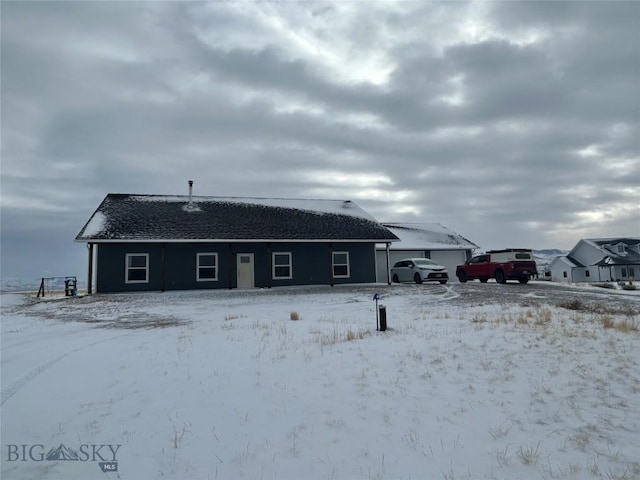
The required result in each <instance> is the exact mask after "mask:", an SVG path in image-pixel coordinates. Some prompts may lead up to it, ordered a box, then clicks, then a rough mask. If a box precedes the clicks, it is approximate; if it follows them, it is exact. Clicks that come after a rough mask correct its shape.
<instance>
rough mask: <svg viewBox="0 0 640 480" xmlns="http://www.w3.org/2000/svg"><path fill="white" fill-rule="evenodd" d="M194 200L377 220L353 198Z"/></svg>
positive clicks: (159, 198) (170, 198)
mask: <svg viewBox="0 0 640 480" xmlns="http://www.w3.org/2000/svg"><path fill="white" fill-rule="evenodd" d="M130 198H132V199H134V200H138V201H140V202H178V203H186V202H188V200H189V197H188V196H186V195H131V196H130ZM192 202H193V203H194V204H196V205H197V204H198V202H222V203H242V204H247V205H259V206H262V207H276V208H292V209H296V210H306V211H309V212H316V213H333V214H336V215H349V216H351V217H358V218H365V219H367V220H373V221H377V220H376V219H375V218H374V217H373V216H372V215H370V214H369V213H367V212H365V211H364V210H363V209H362V208H361V207H360V206H359V205H356V204H355V203H353V202H352V201H351V200H324V199H304V198H262V197H211V196H193V197H192Z"/></svg>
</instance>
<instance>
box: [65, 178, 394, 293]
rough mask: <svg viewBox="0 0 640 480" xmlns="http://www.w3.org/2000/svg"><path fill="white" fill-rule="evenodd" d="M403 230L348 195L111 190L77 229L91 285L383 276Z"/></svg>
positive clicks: (146, 286) (132, 287) (105, 288)
mask: <svg viewBox="0 0 640 480" xmlns="http://www.w3.org/2000/svg"><path fill="white" fill-rule="evenodd" d="M397 240H398V238H397V237H396V236H395V235H394V234H393V233H391V232H390V231H389V230H388V229H387V228H385V227H384V226H382V225H381V224H380V223H378V222H377V221H376V220H375V219H374V218H373V217H371V216H370V215H369V214H368V213H367V212H365V211H364V210H363V209H362V208H360V207H359V206H358V205H356V204H355V203H353V202H351V201H348V200H347V201H342V200H310V199H309V200H305V199H298V200H293V199H277V198H245V197H204V196H192V194H191V188H190V190H189V196H186V195H183V196H163V195H132V194H113V193H111V194H108V195H107V196H106V197H105V198H104V200H103V201H102V203H101V204H100V205H99V206H98V208H97V209H96V211H95V212H94V213H93V215H92V216H91V218H90V219H89V220H88V221H87V223H86V224H85V225H84V227H83V228H82V230H81V231H80V233H79V234H78V235H77V237H76V241H77V242H82V243H86V244H87V246H88V252H89V260H88V263H89V275H88V277H89V278H88V282H87V283H88V291H89V292H90V293H91V292H92V290H93V282H94V279H95V291H96V292H130V291H145V290H146V291H149V290H160V291H164V290H186V289H214V288H254V287H260V288H265V287H266V288H269V287H275V286H288V285H335V284H341V283H374V282H376V244H380V243H383V244H386V245H390V244H391V243H392V242H394V241H397Z"/></svg>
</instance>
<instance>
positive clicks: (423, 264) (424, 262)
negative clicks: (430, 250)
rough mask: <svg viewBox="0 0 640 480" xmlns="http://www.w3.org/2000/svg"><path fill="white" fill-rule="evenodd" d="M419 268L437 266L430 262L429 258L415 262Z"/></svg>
mask: <svg viewBox="0 0 640 480" xmlns="http://www.w3.org/2000/svg"><path fill="white" fill-rule="evenodd" d="M413 263H415V264H416V265H417V266H419V267H428V266H430V265H437V263H436V262H434V261H432V260H429V259H428V258H419V259H416V260H414V261H413Z"/></svg>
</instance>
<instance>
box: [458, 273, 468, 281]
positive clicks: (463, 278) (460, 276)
mask: <svg viewBox="0 0 640 480" xmlns="http://www.w3.org/2000/svg"><path fill="white" fill-rule="evenodd" d="M458 281H459V282H460V283H467V274H466V273H464V272H458Z"/></svg>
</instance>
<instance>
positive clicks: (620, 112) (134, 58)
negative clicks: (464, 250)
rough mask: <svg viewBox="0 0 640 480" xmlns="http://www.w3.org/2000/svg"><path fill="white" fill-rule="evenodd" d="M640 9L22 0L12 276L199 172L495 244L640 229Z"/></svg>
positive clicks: (11, 43) (10, 20)
mask: <svg viewBox="0 0 640 480" xmlns="http://www.w3.org/2000/svg"><path fill="white" fill-rule="evenodd" d="M639 19H640V4H638V3H636V2H615V3H611V2H489V3H486V2H480V3H476V2H442V3H437V2H400V3H392V4H386V3H377V2H367V3H366V4H364V3H358V2H347V3H283V4H278V3H268V2H264V3H244V2H241V3H198V2H196V3H191V2H186V3H183V2H62V3H60V2H56V3H54V4H52V3H50V2H5V3H3V6H2V18H1V21H2V42H1V48H2V52H1V54H2V55H1V62H2V65H1V67H2V68H1V75H2V78H1V80H2V83H1V88H2V92H1V93H2V108H1V109H0V113H1V117H2V131H1V135H2V172H1V174H2V178H1V179H2V268H3V275H20V274H21V272H22V273H24V272H26V271H27V265H29V267H28V270H29V271H30V272H31V271H34V272H36V271H39V270H41V269H42V270H47V271H51V270H56V271H60V274H67V273H76V272H75V271H74V272H68V271H67V269H68V268H69V269H70V268H73V269H77V268H78V267H77V265H81V264H82V263H83V262H84V260H85V259H84V256H85V252H84V251H82V249H81V248H80V247H79V246H78V245H75V244H73V243H72V239H73V238H74V236H75V234H76V233H77V231H79V229H80V228H81V227H82V225H83V224H84V222H85V221H86V219H87V218H88V217H89V215H90V214H91V213H92V212H93V210H94V209H95V207H97V205H98V203H99V202H100V201H101V199H102V198H103V197H104V195H105V194H106V193H108V192H139V193H184V192H185V190H186V187H185V185H186V180H187V179H188V178H193V179H194V180H196V192H197V193H199V194H204V195H206V194H212V195H239V196H279V197H308V196H320V197H330V198H351V199H353V200H355V201H357V202H358V203H360V204H361V205H362V206H363V207H364V208H365V209H367V210H369V211H370V212H371V213H372V214H374V215H375V216H377V217H378V218H379V219H380V220H385V221H403V220H405V221H425V222H429V221H434V222H441V223H443V224H445V225H447V226H449V227H451V228H453V229H454V230H457V231H458V232H459V233H461V234H463V235H464V236H466V237H468V238H469V239H471V240H472V241H474V242H475V243H477V244H479V245H481V246H482V247H484V248H497V247H501V246H531V247H540V248H542V247H560V248H569V247H571V246H572V245H573V244H575V243H576V242H577V240H578V239H579V238H582V237H590V236H591V237H603V236H615V235H640V219H639V218H638V214H637V205H638V202H639V201H640V192H639V190H640V189H639V186H640V135H639V132H640V129H639V119H640V82H639V78H640V42H638V33H637V31H638V23H639ZM49 250H51V251H54V252H55V255H41V254H38V255H39V256H38V255H36V254H35V253H34V252H35V251H38V252H44V251H49ZM30 258H31V259H34V260H29V259H30ZM36 258H37V260H35V259H36ZM68 265H74V267H67V266H68ZM77 273H78V274H83V272H77Z"/></svg>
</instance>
